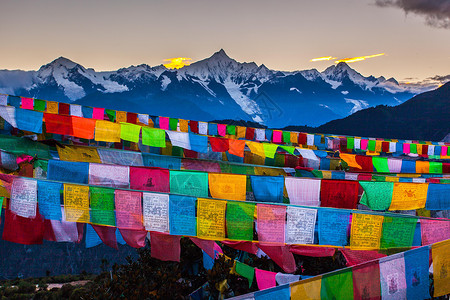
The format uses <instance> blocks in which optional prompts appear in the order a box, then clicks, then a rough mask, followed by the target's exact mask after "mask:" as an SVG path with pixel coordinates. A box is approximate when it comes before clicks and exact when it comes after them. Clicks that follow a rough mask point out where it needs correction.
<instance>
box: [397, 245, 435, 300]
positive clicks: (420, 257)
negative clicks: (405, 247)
mask: <svg viewBox="0 0 450 300" xmlns="http://www.w3.org/2000/svg"><path fill="white" fill-rule="evenodd" d="M429 256H430V248H429V247H428V246H426V247H421V248H417V249H413V250H410V251H406V252H405V255H404V257H405V277H406V296H407V299H413V300H414V299H417V300H419V299H429V298H431V297H430V281H429V277H428V269H429V259H430V257H429Z"/></svg>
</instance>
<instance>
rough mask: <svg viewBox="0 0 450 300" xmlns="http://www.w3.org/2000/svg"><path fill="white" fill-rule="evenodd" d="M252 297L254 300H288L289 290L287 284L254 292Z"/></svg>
mask: <svg viewBox="0 0 450 300" xmlns="http://www.w3.org/2000/svg"><path fill="white" fill-rule="evenodd" d="M254 296H255V300H273V299H277V300H289V299H291V289H290V286H289V284H283V285H280V286H277V287H274V288H271V289H267V290H262V291H259V292H256V293H255V295H254Z"/></svg>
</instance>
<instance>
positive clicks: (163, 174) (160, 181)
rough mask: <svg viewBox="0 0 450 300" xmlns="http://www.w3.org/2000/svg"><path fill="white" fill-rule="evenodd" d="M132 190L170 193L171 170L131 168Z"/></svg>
mask: <svg viewBox="0 0 450 300" xmlns="http://www.w3.org/2000/svg"><path fill="white" fill-rule="evenodd" d="M130 188H131V189H133V190H144V191H153V192H161V193H168V192H170V185H169V170H166V169H159V168H143V167H130Z"/></svg>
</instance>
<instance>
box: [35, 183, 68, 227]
mask: <svg viewBox="0 0 450 300" xmlns="http://www.w3.org/2000/svg"><path fill="white" fill-rule="evenodd" d="M37 184H38V204H39V213H40V214H41V215H42V216H43V217H44V218H45V219H47V220H58V221H60V220H61V219H62V214H61V192H60V191H61V190H62V189H63V186H62V184H61V183H57V182H46V181H40V180H38V182H37Z"/></svg>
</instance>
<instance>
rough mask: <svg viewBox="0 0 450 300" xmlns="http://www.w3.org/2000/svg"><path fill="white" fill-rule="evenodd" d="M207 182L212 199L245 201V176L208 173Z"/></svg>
mask: <svg viewBox="0 0 450 300" xmlns="http://www.w3.org/2000/svg"><path fill="white" fill-rule="evenodd" d="M208 181H209V190H210V192H211V196H212V197H213V198H219V199H226V200H240V201H245V192H246V187H247V176H245V175H235V174H213V173H210V174H209V175H208Z"/></svg>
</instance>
